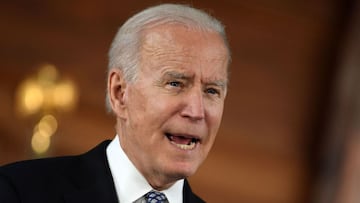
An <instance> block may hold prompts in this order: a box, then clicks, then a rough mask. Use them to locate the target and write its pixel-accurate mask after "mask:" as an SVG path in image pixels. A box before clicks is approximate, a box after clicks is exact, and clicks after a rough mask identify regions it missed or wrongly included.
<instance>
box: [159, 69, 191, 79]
mask: <svg viewBox="0 0 360 203" xmlns="http://www.w3.org/2000/svg"><path fill="white" fill-rule="evenodd" d="M164 76H165V77H171V78H176V79H189V78H191V77H190V76H188V75H186V74H185V73H180V72H177V71H168V72H165V74H164Z"/></svg>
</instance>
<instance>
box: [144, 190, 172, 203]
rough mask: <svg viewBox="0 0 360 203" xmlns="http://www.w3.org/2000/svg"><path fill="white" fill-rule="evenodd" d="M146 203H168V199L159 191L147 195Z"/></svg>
mask: <svg viewBox="0 0 360 203" xmlns="http://www.w3.org/2000/svg"><path fill="white" fill-rule="evenodd" d="M145 197H146V203H166V202H167V199H166V196H165V194H164V193H162V192H158V191H154V190H152V191H150V192H148V193H146V195H145Z"/></svg>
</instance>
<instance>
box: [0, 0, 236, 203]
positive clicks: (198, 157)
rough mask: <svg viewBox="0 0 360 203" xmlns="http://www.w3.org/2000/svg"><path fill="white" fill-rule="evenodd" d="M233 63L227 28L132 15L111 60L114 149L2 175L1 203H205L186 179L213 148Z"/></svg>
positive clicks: (166, 12)
mask: <svg viewBox="0 0 360 203" xmlns="http://www.w3.org/2000/svg"><path fill="white" fill-rule="evenodd" d="M229 61H230V51H229V48H228V46H227V41H226V37H225V32H224V29H223V26H222V25H221V23H220V22H219V21H217V20H216V19H214V18H213V17H211V16H209V15H208V14H206V13H204V12H202V11H200V10H197V9H194V8H191V7H188V6H184V5H176V4H163V5H159V6H155V7H151V8H148V9H146V10H144V11H142V12H140V13H138V14H136V15H135V16H133V17H132V18H130V19H129V20H128V21H127V22H126V23H125V24H124V25H123V26H122V27H121V28H120V30H119V31H118V33H117V35H116V36H115V39H114V41H113V43H112V45H111V49H110V53H109V70H108V82H107V105H108V107H109V110H110V111H111V112H112V113H113V114H114V116H115V117H116V132H117V135H116V136H115V138H114V140H112V141H105V142H103V143H101V144H100V145H98V146H97V147H95V148H94V149H93V150H91V151H89V152H87V153H85V154H83V155H79V156H71V157H59V158H49V159H42V160H35V161H34V160H32V161H26V162H20V163H15V164H11V165H8V166H4V167H2V168H0V202H4V203H5V202H38V203H39V202H121V203H130V202H170V203H181V202H203V200H201V199H200V198H199V197H197V196H196V195H195V194H193V193H192V192H191V189H190V186H189V184H188V182H187V181H186V178H187V177H189V176H191V175H192V174H194V173H195V171H196V170H197V169H198V167H199V166H200V164H201V163H202V162H203V161H204V159H205V158H206V156H207V154H208V152H209V151H210V149H211V147H212V145H213V143H214V140H215V137H216V134H217V131H218V129H219V126H220V122H221V118H222V113H223V106H224V100H225V96H226V92H227V82H228V73H227V69H228V65H229Z"/></svg>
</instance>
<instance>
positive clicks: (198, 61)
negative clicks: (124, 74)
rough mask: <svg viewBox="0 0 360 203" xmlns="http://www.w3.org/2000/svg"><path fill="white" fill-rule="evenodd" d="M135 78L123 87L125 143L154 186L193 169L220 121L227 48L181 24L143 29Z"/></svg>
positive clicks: (122, 133)
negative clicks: (138, 66) (138, 64)
mask: <svg viewBox="0 0 360 203" xmlns="http://www.w3.org/2000/svg"><path fill="white" fill-rule="evenodd" d="M140 55H141V59H140V68H139V70H138V74H137V79H136V81H135V82H133V83H128V84H127V86H126V89H125V92H124V106H125V111H126V113H125V116H124V118H122V119H121V125H120V129H119V131H120V132H119V134H120V139H121V145H122V147H123V149H124V151H125V153H126V154H127V155H128V157H129V159H130V160H131V161H132V162H133V163H134V165H135V166H136V167H137V169H138V170H139V171H140V172H141V173H142V174H143V175H144V176H145V178H146V179H147V180H148V181H149V183H150V184H151V185H152V186H153V187H157V188H162V187H166V185H167V184H172V183H173V182H174V181H176V180H178V179H181V178H185V177H188V176H190V175H192V174H193V173H194V172H195V171H196V170H197V168H198V167H199V165H200V164H201V163H202V162H203V160H204V159H205V158H206V156H207V154H208V152H209V150H210V148H211V146H212V145H213V142H214V139H215V137H216V134H217V131H218V129H219V126H220V122H221V118H222V113H223V106H224V100H225V96H226V88H227V87H226V86H227V65H228V64H227V63H228V52H227V50H226V48H225V45H224V42H223V40H222V38H221V37H220V36H219V35H218V34H216V33H212V32H204V31H194V30H190V29H187V28H185V27H183V26H179V25H170V26H169V25H166V26H158V27H155V28H152V29H150V30H148V31H145V32H144V33H143V41H142V46H141V48H140Z"/></svg>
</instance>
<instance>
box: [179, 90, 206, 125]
mask: <svg viewBox="0 0 360 203" xmlns="http://www.w3.org/2000/svg"><path fill="white" fill-rule="evenodd" d="M183 101H184V104H185V105H184V107H183V109H182V110H181V116H182V117H185V118H188V119H190V120H192V121H198V120H202V119H204V117H205V109H204V98H203V94H202V91H201V90H193V91H191V92H188V94H187V95H186V96H184V98H183Z"/></svg>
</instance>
